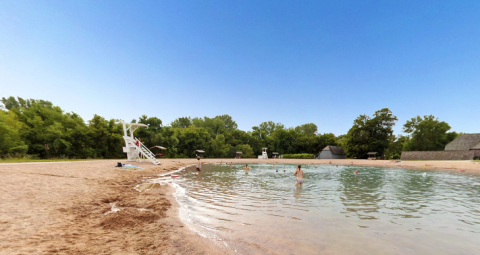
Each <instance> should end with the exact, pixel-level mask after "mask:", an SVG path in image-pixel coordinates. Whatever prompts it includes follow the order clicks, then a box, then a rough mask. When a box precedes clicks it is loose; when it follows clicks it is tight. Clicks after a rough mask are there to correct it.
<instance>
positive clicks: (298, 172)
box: [196, 157, 390, 186]
mask: <svg viewBox="0 0 480 255" xmlns="http://www.w3.org/2000/svg"><path fill="white" fill-rule="evenodd" d="M220 164H223V162H220ZM328 164H329V165H332V166H333V163H332V161H330V162H329V163H328ZM225 165H228V163H225ZM350 165H351V166H352V165H353V162H351V163H350ZM230 166H233V162H230ZM273 167H275V164H273ZM336 167H338V165H336ZM315 168H316V166H315ZM196 170H197V174H198V175H200V172H201V171H202V163H201V162H200V157H197V167H196ZM243 170H244V171H245V173H246V174H247V173H248V171H250V167H248V164H245V167H244V168H243ZM388 170H389V171H390V169H388ZM276 172H277V173H278V168H276ZM283 172H284V173H285V172H286V171H285V169H284V170H283ZM353 174H355V175H357V174H358V170H355V172H353ZM293 175H296V176H297V180H296V182H295V186H298V185H300V186H302V185H303V178H304V177H305V172H303V170H302V166H301V165H298V166H297V169H295V172H294V173H293Z"/></svg>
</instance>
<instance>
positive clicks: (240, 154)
mask: <svg viewBox="0 0 480 255" xmlns="http://www.w3.org/2000/svg"><path fill="white" fill-rule="evenodd" d="M236 154H237V155H236V156H235V158H237V159H239V158H242V154H243V152H241V151H237V153H236Z"/></svg>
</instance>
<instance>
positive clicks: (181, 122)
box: [170, 117, 193, 128]
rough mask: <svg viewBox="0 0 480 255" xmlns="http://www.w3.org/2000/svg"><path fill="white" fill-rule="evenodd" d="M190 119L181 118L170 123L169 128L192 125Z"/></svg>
mask: <svg viewBox="0 0 480 255" xmlns="http://www.w3.org/2000/svg"><path fill="white" fill-rule="evenodd" d="M192 124H193V123H192V118H190V117H181V118H178V119H175V120H174V121H172V123H171V124H170V126H172V127H173V128H186V127H189V126H190V125H192Z"/></svg>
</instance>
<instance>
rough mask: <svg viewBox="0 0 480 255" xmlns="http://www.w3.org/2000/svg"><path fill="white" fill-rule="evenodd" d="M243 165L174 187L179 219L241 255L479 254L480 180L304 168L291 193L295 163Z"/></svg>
mask: <svg viewBox="0 0 480 255" xmlns="http://www.w3.org/2000/svg"><path fill="white" fill-rule="evenodd" d="M249 166H250V171H249V172H248V174H247V173H245V172H244V171H243V167H244V166H243V165H233V166H225V165H224V166H220V165H208V164H206V165H204V166H203V168H202V172H201V175H200V176H198V175H197V173H196V171H195V169H194V168H187V169H185V170H183V171H181V172H180V173H179V175H180V178H176V179H175V180H173V183H174V185H176V186H177V187H178V189H177V200H178V201H179V204H180V206H181V216H182V217H183V218H184V219H185V220H186V221H187V222H189V223H190V225H191V226H192V227H193V228H194V229H195V230H196V231H198V232H199V233H200V234H202V235H203V236H205V237H208V238H212V239H215V240H217V241H219V242H221V243H223V244H225V245H227V246H228V247H230V248H231V249H232V250H235V251H236V252H238V253H240V254H263V253H269V252H272V253H281V254H318V253H328V254H440V253H441V254H477V253H478V251H480V243H479V242H477V240H479V238H480V206H479V205H480V203H479V202H480V196H479V195H480V177H479V176H473V175H467V174H463V173H462V174H458V173H446V172H429V173H428V174H426V175H424V174H423V172H420V171H411V170H406V169H396V168H393V169H391V170H389V169H384V168H370V167H368V168H367V167H358V166H341V167H334V166H329V165H320V166H304V171H305V178H304V180H305V182H304V184H303V187H301V186H298V187H295V180H296V177H295V176H293V173H294V171H295V167H296V166H295V165H276V166H275V167H273V166H272V165H267V164H252V165H249ZM276 168H278V172H276ZM283 170H286V171H285V172H284V171H283ZM355 170H359V174H358V175H354V174H353V172H354V171H355ZM360 247H361V249H359V248H360Z"/></svg>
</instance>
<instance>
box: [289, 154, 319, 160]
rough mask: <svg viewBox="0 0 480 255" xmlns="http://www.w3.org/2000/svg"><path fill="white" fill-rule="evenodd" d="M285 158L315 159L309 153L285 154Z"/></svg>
mask: <svg viewBox="0 0 480 255" xmlns="http://www.w3.org/2000/svg"><path fill="white" fill-rule="evenodd" d="M283 158H301V159H313V154H309V153H302V154H283Z"/></svg>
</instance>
